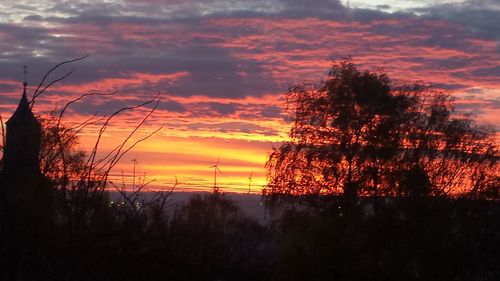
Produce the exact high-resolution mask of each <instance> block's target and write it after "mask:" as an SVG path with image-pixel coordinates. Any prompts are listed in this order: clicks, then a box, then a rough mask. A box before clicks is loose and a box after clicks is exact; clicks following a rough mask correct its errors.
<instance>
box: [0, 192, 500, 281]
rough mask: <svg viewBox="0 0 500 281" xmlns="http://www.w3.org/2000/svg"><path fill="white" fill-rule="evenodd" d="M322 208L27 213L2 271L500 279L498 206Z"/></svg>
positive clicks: (399, 202) (193, 206) (213, 198)
mask: <svg viewBox="0 0 500 281" xmlns="http://www.w3.org/2000/svg"><path fill="white" fill-rule="evenodd" d="M307 200H311V201H313V200H315V199H313V198H310V199H307ZM321 201H322V205H323V206H326V205H325V204H327V205H328V206H330V208H323V209H322V210H318V209H317V208H309V207H304V205H302V204H299V205H298V206H296V207H293V206H292V205H293V204H292V203H289V205H288V207H286V208H280V209H279V210H278V209H274V211H275V212H277V213H278V212H279V213H280V215H279V216H278V215H277V214H276V215H277V217H276V218H275V219H274V220H272V222H270V223H269V224H268V225H260V224H259V223H257V222H256V221H255V220H254V219H252V218H248V217H246V216H244V215H243V214H242V213H241V211H240V210H239V208H238V206H237V205H236V204H235V203H233V202H232V201H230V200H228V199H227V198H225V197H224V195H221V194H207V195H205V196H200V195H197V196H194V197H193V198H192V199H191V200H189V201H188V202H186V203H185V204H183V205H181V206H179V208H178V209H177V210H176V211H175V212H174V213H173V214H172V215H171V216H170V217H167V216H166V215H165V213H164V212H162V211H161V210H159V209H155V208H154V207H151V208H149V209H148V210H147V212H146V211H143V212H140V213H138V212H137V210H134V209H133V208H132V207H127V206H126V205H120V206H114V207H109V203H108V202H89V204H90V203H92V206H90V205H89V211H90V210H92V211H91V212H89V213H88V215H89V217H88V218H87V219H86V221H80V222H70V221H64V220H60V219H61V218H57V217H52V218H50V219H48V220H47V219H42V217H41V215H40V214H31V215H29V214H27V213H24V214H23V216H25V217H24V218H26V216H27V217H29V216H37V218H36V220H25V221H19V222H16V223H15V224H10V225H8V226H6V225H5V224H2V234H3V236H2V240H0V251H1V252H0V253H1V256H0V270H1V271H0V272H1V276H2V280H498V279H499V278H500V269H499V267H498V261H499V257H500V252H499V251H500V247H499V246H498V245H500V220H499V219H498V218H499V217H500V204H499V203H498V201H486V200H469V199H449V198H433V199H402V198H401V199H394V198H391V199H379V200H377V201H375V200H373V199H369V198H367V199H364V200H361V201H360V203H359V204H358V205H357V206H356V207H355V208H354V209H353V212H352V213H349V214H347V213H345V212H344V210H343V209H342V207H340V206H341V205H342V202H341V201H342V198H341V197H331V198H328V199H326V198H322V199H321ZM19 216H20V214H19ZM75 223H76V224H79V225H78V226H77V225H70V224H75ZM72 228H74V229H73V230H72ZM6 230H8V231H10V232H9V233H8V234H7V235H6V234H5V232H4V231H6ZM12 231H15V233H12ZM13 247H14V248H13Z"/></svg>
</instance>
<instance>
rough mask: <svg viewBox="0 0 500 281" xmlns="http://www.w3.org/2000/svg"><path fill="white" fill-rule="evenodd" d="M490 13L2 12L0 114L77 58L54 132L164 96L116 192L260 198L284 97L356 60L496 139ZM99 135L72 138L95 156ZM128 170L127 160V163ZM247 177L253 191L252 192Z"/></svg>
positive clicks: (385, 5) (199, 7)
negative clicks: (428, 90)
mask: <svg viewBox="0 0 500 281" xmlns="http://www.w3.org/2000/svg"><path fill="white" fill-rule="evenodd" d="M499 26H500V1H499V0H469V1H458V0H454V1H429V0H423V1H422V0H418V1H417V0H401V1H397V0H386V1H384V0H376V1H367V0H366V1H362V0H352V1H347V0H317V1H307V0H275V1H267V0H244V1H243V0H233V1H222V0H205V1H191V0H186V1H182V0H165V1H162V0H106V1H103V0H100V1H97V0H96V1H93V0H71V1H65V0H37V1H34V0H32V1H27V0H15V1H11V0H2V1H1V2H0V54H1V55H0V113H1V115H2V117H3V121H6V120H7V119H8V117H9V116H10V115H11V114H12V113H13V111H14V110H15V107H16V105H17V102H18V100H19V98H20V94H21V89H22V85H21V83H22V81H23V69H22V67H23V66H24V65H27V66H28V78H27V80H28V83H29V85H30V87H29V90H30V91H33V85H36V84H38V83H39V81H40V79H41V78H42V76H43V75H44V73H45V72H46V71H47V70H49V69H50V68H51V67H52V66H54V65H55V64H57V63H59V62H61V61H64V60H68V59H72V58H76V57H81V56H84V55H89V56H88V57H87V58H86V59H84V60H82V61H78V62H76V63H74V64H73V65H72V66H68V67H63V68H62V69H61V71H60V72H56V73H55V74H54V76H52V77H53V78H57V77H58V75H63V74H64V73H66V72H67V71H69V70H70V69H71V67H74V68H75V71H74V72H73V74H72V75H71V76H70V77H68V78H67V79H65V80H64V81H61V82H60V83H58V84H56V85H55V86H53V87H51V88H50V89H49V90H48V91H47V92H45V93H44V94H43V95H42V96H40V97H39V98H38V99H37V103H36V105H35V107H34V109H33V110H34V112H35V114H37V115H38V116H45V115H46V114H48V113H49V112H51V111H54V110H57V109H59V110H60V109H61V108H62V107H63V106H64V105H65V104H66V103H67V102H68V101H70V100H72V99H74V98H76V97H78V96H80V95H82V94H85V93H90V92H96V91H98V92H102V93H111V92H116V94H114V95H112V96H104V97H103V96H99V97H88V98H85V99H83V100H82V101H80V102H78V103H76V104H74V105H72V106H71V107H70V108H69V109H68V111H67V112H66V114H65V118H64V122H66V124H68V126H69V125H72V124H76V123H78V122H82V121H83V120H86V119H88V118H89V117H90V116H93V115H97V116H107V115H109V114H111V113H113V112H114V111H115V110H118V109H120V108H122V107H127V106H131V105H136V104H140V103H143V102H145V101H147V100H150V99H151V98H153V97H154V96H155V95H156V94H157V93H160V94H161V95H160V97H161V103H160V104H159V106H158V108H157V110H156V111H155V112H154V113H153V115H152V116H151V118H150V119H149V120H148V121H147V122H146V123H145V124H144V125H143V126H142V127H141V128H140V130H139V131H138V132H137V134H136V135H134V137H133V138H132V140H131V141H134V140H138V139H140V138H141V137H143V136H145V135H147V134H148V133H150V132H152V131H154V130H156V129H157V128H159V127H161V126H163V127H162V129H161V130H160V131H159V132H158V133H156V134H155V135H154V136H153V137H151V138H149V139H148V140H147V141H145V142H142V143H140V144H139V145H138V146H136V147H135V148H134V149H133V150H132V151H130V152H129V153H128V154H127V155H126V157H124V158H123V159H122V161H121V162H120V163H119V164H118V165H117V166H116V167H115V169H114V170H113V171H112V175H113V176H114V177H117V180H120V179H123V180H124V181H125V182H130V179H131V178H132V176H133V173H132V171H133V168H134V163H137V165H136V167H135V168H136V176H139V175H140V176H141V177H143V178H145V179H147V180H155V181H154V183H153V184H152V186H154V188H160V189H161V188H169V187H170V186H172V185H173V183H174V182H175V181H176V179H177V182H178V185H177V189H178V190H200V189H201V190H207V189H209V188H211V187H212V186H213V184H214V170H213V168H209V167H210V166H212V165H214V164H215V163H216V162H217V161H218V166H219V168H220V170H221V173H220V174H218V175H217V183H218V185H219V186H220V187H221V190H222V191H238V192H247V190H248V188H249V187H250V189H251V192H255V193H258V192H260V189H261V187H262V185H264V184H265V183H266V180H265V178H266V170H265V168H264V165H265V162H266V160H267V158H268V156H269V154H270V152H271V151H272V147H273V146H274V147H277V146H279V145H280V143H281V142H283V141H286V140H287V133H288V131H289V129H290V125H291V124H290V123H288V122H287V121H286V120H287V118H286V115H285V112H284V111H283V110H282V106H283V104H284V99H283V97H284V94H285V93H286V91H287V89H288V88H289V87H290V86H292V85H294V84H297V83H301V82H304V81H311V82H318V81H320V80H321V79H323V78H324V77H325V74H326V73H327V71H328V67H329V66H330V65H331V60H332V59H337V58H341V57H345V56H352V58H353V60H354V62H355V63H356V64H357V65H359V67H360V68H361V69H370V70H374V69H382V70H383V71H386V72H387V73H388V74H389V75H390V77H391V78H392V79H393V80H394V81H396V82H414V81H424V82H425V83H428V84H430V85H433V86H434V87H436V88H439V89H443V90H445V91H449V92H450V93H451V94H452V95H453V96H454V97H455V98H456V104H457V111H458V112H460V113H471V114H472V115H473V116H474V117H475V118H476V119H477V120H478V121H479V122H481V123H485V124H489V125H490V126H493V127H494V128H495V130H496V131H497V132H498V131H500V126H499V125H498V124H500V28H498V27H499ZM149 109H150V107H146V108H142V109H138V110H133V111H126V112H124V113H122V114H120V115H119V116H118V117H117V118H116V119H113V121H112V122H111V124H110V127H109V129H108V130H107V131H106V134H105V135H104V138H103V140H102V141H101V142H100V146H99V153H100V154H99V155H105V154H106V152H109V150H110V149H112V148H113V147H114V146H116V145H117V144H119V143H120V142H121V141H123V140H124V139H125V137H126V135H127V132H130V130H131V128H133V127H134V126H135V125H136V124H138V123H139V122H140V120H141V119H142V118H143V117H144V116H145V114H147V112H148V110H149ZM97 129H98V128H92V127H91V128H88V129H87V130H86V131H85V132H84V133H82V134H81V135H80V147H81V148H82V149H84V150H89V149H91V147H93V145H94V143H95V140H96V134H97ZM133 160H137V161H136V162H134V161H133ZM250 175H252V178H251V181H250V180H249V177H250Z"/></svg>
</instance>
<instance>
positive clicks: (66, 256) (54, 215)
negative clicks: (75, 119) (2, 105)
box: [0, 59, 500, 281]
mask: <svg viewBox="0 0 500 281" xmlns="http://www.w3.org/2000/svg"><path fill="white" fill-rule="evenodd" d="M68 62H71V61H68ZM49 72H50V71H49ZM43 80H45V77H44V79H43ZM43 80H42V83H41V84H43ZM54 81H57V78H56V79H55V80H54ZM49 84H51V83H50V82H49ZM39 87H40V88H41V89H45V87H44V86H39ZM34 96H39V95H36V94H35V95H34ZM83 97H84V96H82V97H81V98H83ZM77 100H78V99H77ZM77 100H74V101H71V102H70V103H68V104H67V105H66V106H65V107H64V109H63V112H64V110H65V109H66V108H67V107H68V106H69V105H71V103H73V102H76V101H77ZM155 101H156V97H155V98H154V99H153V100H151V101H149V102H146V103H144V104H142V105H138V106H137V107H130V109H132V110H133V109H135V108H139V107H141V106H144V105H148V104H149V105H154V104H156V105H157V104H158V103H157V102H156V103H155ZM23 103H24V105H23ZM31 105H33V103H31ZM156 105H154V106H153V109H152V110H151V111H150V112H149V114H148V115H147V116H146V117H145V119H147V118H148V117H149V116H150V115H151V113H152V112H153V111H154V109H155V108H156ZM19 108H20V109H19ZM19 108H18V111H19V113H17V114H16V113H15V114H16V116H17V118H18V119H19V116H21V117H22V118H21V119H19V120H22V122H30V123H23V124H31V125H30V126H18V125H16V124H21V123H18V121H15V122H14V121H12V122H11V121H9V122H10V123H9V122H8V127H7V139H9V140H10V141H8V142H7V143H6V144H5V147H3V148H4V150H5V151H10V152H8V153H7V154H8V155H14V154H12V153H13V151H14V152H16V153H17V154H16V156H17V157H10V156H9V157H7V158H5V157H4V159H3V161H2V173H1V174H0V280H9V281H11V280H12V281H13V280H16V281H17V280H79V281H80V280H81V281H85V280H499V279H500V268H499V267H498V264H499V260H500V247H499V245H500V220H499V219H498V218H499V217H500V201H499V184H498V182H499V174H498V149H497V145H496V143H495V142H494V139H492V136H493V132H492V131H490V130H488V129H486V128H482V127H478V126H477V125H475V124H474V122H472V120H471V119H470V118H469V117H467V116H462V117H456V116H455V115H453V110H452V102H451V100H449V98H448V97H447V96H445V95H442V94H441V93H435V92H429V89H428V88H422V87H421V86H418V85H417V86H415V85H414V86H401V87H395V86H393V84H392V82H391V81H390V80H389V78H388V77H387V75H385V74H378V73H372V72H368V71H365V72H361V71H358V70H357V68H356V67H355V66H354V64H353V63H352V62H351V61H350V60H349V59H346V60H341V61H337V62H334V64H333V66H332V69H331V71H330V74H329V76H328V77H327V79H326V80H325V81H324V82H322V83H320V84H319V85H314V84H300V85H297V86H295V87H292V88H291V89H290V91H289V93H288V103H287V108H288V109H289V110H290V113H291V117H292V121H293V124H292V130H291V133H290V137H291V140H290V141H289V142H286V143H284V144H283V145H282V146H281V147H279V148H277V149H275V151H274V152H273V154H272V155H271V156H270V160H269V162H268V164H267V167H268V171H269V185H268V186H267V187H266V188H265V189H264V191H263V198H262V200H263V202H264V203H265V206H266V207H267V210H268V211H269V214H270V219H269V220H268V221H267V222H265V223H261V222H259V221H258V220H256V219H255V218H251V217H248V216H246V215H245V214H244V213H243V212H242V210H241V209H240V207H239V206H238V204H237V203H236V202H234V201H232V200H230V199H229V198H228V197H227V196H225V195H224V194H223V193H220V192H219V191H218V190H214V192H213V193H207V194H205V195H194V196H193V197H192V198H191V199H189V200H188V201H187V202H184V203H181V204H178V205H176V206H171V205H170V204H171V203H169V198H170V195H171V192H172V191H173V190H175V185H174V186H173V187H172V190H169V191H164V192H156V193H154V195H153V196H152V197H151V198H146V197H145V196H144V193H143V192H144V191H146V188H147V186H148V184H149V182H147V181H145V180H144V179H141V180H137V181H135V178H134V186H133V187H132V188H127V186H126V185H125V184H119V183H113V182H110V181H109V178H108V175H109V171H110V170H111V168H113V166H114V165H115V164H116V163H117V162H118V161H119V160H120V159H121V157H122V156H123V155H124V153H126V152H127V151H129V150H130V149H131V148H132V147H133V146H134V145H135V144H136V143H133V144H132V145H127V140H128V139H129V138H130V136H131V135H132V134H133V132H132V133H131V135H130V136H129V137H128V138H127V139H126V140H125V141H124V142H123V143H121V144H119V145H118V146H117V147H116V148H115V149H114V150H113V151H112V152H111V153H109V154H108V155H105V156H104V158H102V159H98V158H97V155H98V153H97V148H98V144H99V143H98V141H97V142H96V145H95V147H94V150H92V151H91V152H90V153H89V154H86V153H84V152H82V151H78V150H77V149H76V144H77V141H78V139H77V133H78V132H79V131H81V130H82V128H85V126H87V125H89V124H93V122H102V123H100V124H101V130H100V131H99V137H100V136H101V135H102V134H104V133H105V129H106V128H107V125H108V123H109V120H110V119H111V118H113V116H115V114H113V115H112V116H110V117H109V118H104V119H101V120H93V119H90V120H88V121H86V122H85V123H83V124H80V125H77V126H76V127H66V126H64V125H63V123H62V122H61V119H62V116H63V112H61V113H60V114H53V115H52V116H49V117H46V118H45V119H44V120H42V122H41V126H40V127H38V126H37V125H36V122H37V121H36V120H34V118H32V113H31V109H30V107H29V104H28V101H27V99H26V97H25V95H23V99H22V101H21V103H20V106H19ZM18 111H16V112H18ZM119 112H121V111H119ZM119 112H118V113H119ZM118 113H116V114H118ZM22 114H24V115H22ZM23 116H25V117H23ZM145 119H144V120H145ZM142 123H143V122H141V123H140V124H139V125H138V126H140V125H141V124H142ZM28 127H29V128H30V129H29V130H30V131H25V130H27V129H26V128H28ZM137 128H138V127H136V128H134V129H133V130H132V131H136V129H137ZM37 130H40V131H39V132H38V131H37ZM9 132H10V133H9ZM37 134H39V135H40V137H41V139H40V140H36V139H35V140H34V141H33V138H27V137H26V136H31V137H33V136H36V135H37ZM12 140H14V141H12ZM38 141H39V143H38ZM20 145H21V146H20ZM20 147H24V148H23V149H19V148H20ZM27 147H29V148H27ZM9 153H10V154H9ZM33 153H37V154H38V156H39V157H38V158H39V162H38V163H37V164H38V165H37V166H39V168H38V167H32V166H33V163H32V162H33V159H34V157H33ZM4 155H5V153H4ZM35 158H36V157H35ZM9 159H11V160H9ZM12 159H15V160H12ZM6 167H11V168H6ZM23 167H31V168H29V169H25V168H23ZM134 176H135V175H134ZM110 189H111V190H113V191H114V192H115V194H114V195H113V196H114V197H113V198H111V195H110V193H109V191H110ZM116 196H118V197H117V198H115V197H116ZM167 207H175V208H174V210H173V211H169V212H168V211H167Z"/></svg>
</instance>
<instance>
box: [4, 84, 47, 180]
mask: <svg viewBox="0 0 500 281" xmlns="http://www.w3.org/2000/svg"><path fill="white" fill-rule="evenodd" d="M23 86H24V89H23V94H22V97H21V101H20V102H19V105H18V106H17V109H16V111H15V112H14V114H12V116H11V117H10V119H9V120H8V121H7V122H6V124H7V136H6V142H5V147H4V155H3V172H4V173H5V174H16V175H19V174H31V175H35V174H39V173H40V164H39V156H38V155H39V153H40V143H41V136H42V129H41V125H40V122H39V121H38V120H37V119H36V117H35V116H34V115H33V112H32V111H31V107H30V104H29V102H28V98H27V96H26V86H27V83H26V81H25V82H24V83H23Z"/></svg>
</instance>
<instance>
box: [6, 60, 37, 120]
mask: <svg viewBox="0 0 500 281" xmlns="http://www.w3.org/2000/svg"><path fill="white" fill-rule="evenodd" d="M23 72H24V82H23V94H22V96H21V100H20V101H19V105H18V106H17V109H16V111H15V112H14V113H13V114H12V116H11V117H10V119H9V120H8V121H7V123H12V122H16V121H22V122H25V121H27V120H29V121H31V120H34V121H35V122H36V123H38V120H36V118H35V116H34V115H33V112H32V111H31V107H30V105H29V101H28V97H27V94H26V87H27V86H28V82H27V76H28V66H26V65H25V66H23Z"/></svg>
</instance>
